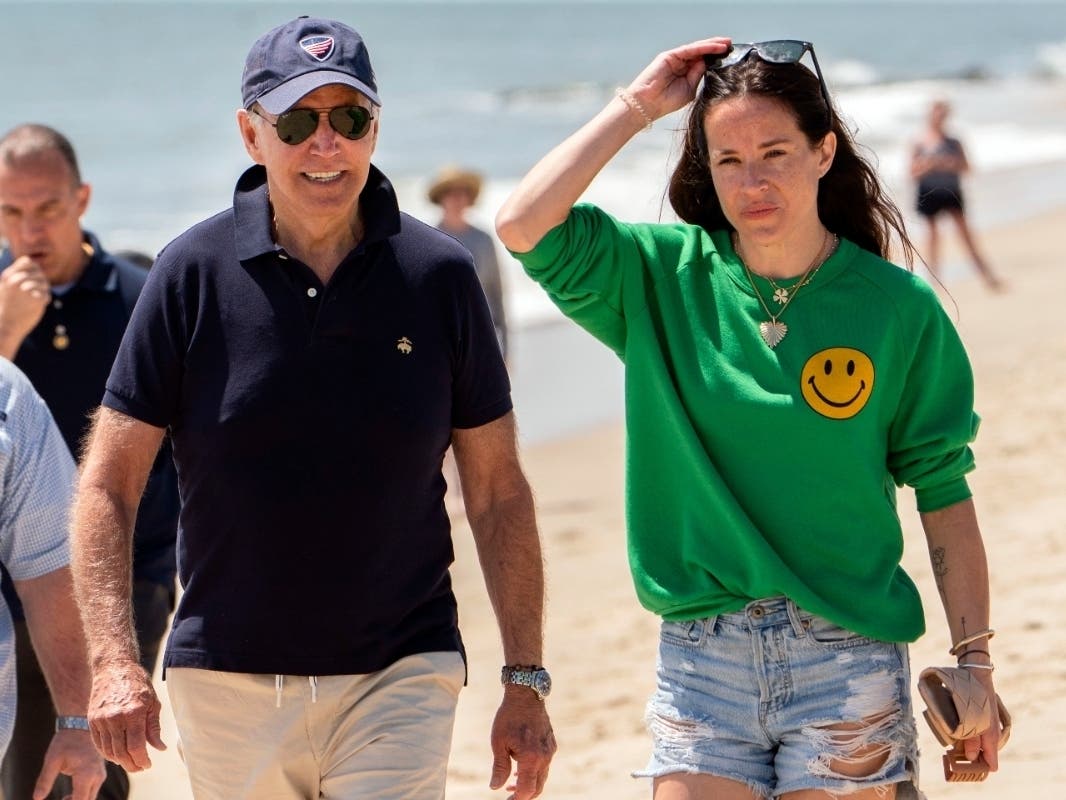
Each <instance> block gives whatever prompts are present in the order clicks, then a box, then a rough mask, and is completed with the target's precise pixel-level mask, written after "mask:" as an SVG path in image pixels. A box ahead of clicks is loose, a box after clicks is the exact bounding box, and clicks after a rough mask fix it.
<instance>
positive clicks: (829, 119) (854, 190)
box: [669, 53, 917, 266]
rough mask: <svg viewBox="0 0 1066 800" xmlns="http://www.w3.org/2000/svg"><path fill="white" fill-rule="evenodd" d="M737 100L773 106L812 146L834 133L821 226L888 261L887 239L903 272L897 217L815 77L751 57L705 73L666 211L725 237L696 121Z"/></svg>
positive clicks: (904, 241) (905, 243)
mask: <svg viewBox="0 0 1066 800" xmlns="http://www.w3.org/2000/svg"><path fill="white" fill-rule="evenodd" d="M744 95H761V96H764V97H769V98H772V99H774V100H776V101H777V102H779V103H781V104H782V106H784V107H785V108H786V109H787V110H788V111H789V112H790V113H791V114H792V115H793V117H794V118H795V119H796V123H797V125H798V126H799V129H800V130H801V131H803V134H804V136H806V137H807V140H808V142H810V144H811V146H812V147H813V146H815V145H816V144H817V143H819V142H821V141H822V139H823V138H824V137H825V135H826V134H827V133H828V132H829V131H830V130H832V131H833V132H834V133H835V134H836V138H837V148H836V156H835V158H834V159H833V164H832V166H830V168H829V171H828V172H827V173H826V174H825V175H824V176H822V179H821V180H820V181H819V185H818V216H819V218H820V219H821V221H822V224H824V225H825V226H826V227H827V228H828V229H829V230H831V231H833V232H834V233H836V234H838V235H840V236H843V237H845V238H847V239H850V240H851V241H853V242H855V243H856V244H857V245H859V246H860V247H862V248H865V249H866V250H870V251H872V252H874V253H877V254H878V255H880V256H881V257H882V258H889V256H890V251H891V245H892V239H893V236H895V238H896V239H897V240H898V241H899V244H900V246H901V248H902V251H903V258H904V261H905V262H906V264H907V265H908V266H911V265H912V264H913V263H914V259H915V257H916V255H917V251H916V249H915V247H914V245H913V243H912V242H911V240H910V237H908V235H907V231H906V226H905V225H904V222H903V215H902V214H901V213H900V210H899V208H898V207H897V206H896V204H895V203H894V202H892V200H891V199H890V198H889V196H888V193H887V192H886V191H885V188H884V186H882V184H881V181H880V180H879V179H878V177H877V173H876V171H875V170H874V168H873V167H872V166H871V165H870V163H869V162H868V161H867V160H866V159H865V158H863V156H862V155H860V153H859V152H858V146H857V145H856V143H855V141H854V139H853V138H852V136H851V133H850V132H849V131H848V129H847V128H845V127H844V125H843V123H842V122H841V121H840V115H839V114H837V112H836V109H835V108H830V109H828V110H827V109H826V101H825V99H823V97H822V92H821V85H820V83H819V81H818V78H817V77H816V76H815V75H814V73H813V72H811V71H810V70H809V69H807V68H806V67H805V66H803V65H801V64H798V63H796V64H772V63H769V62H767V61H763V60H762V59H760V58H759V57H758V56H757V55H755V54H754V53H753V54H751V55H749V56H748V57H747V58H745V59H744V60H743V61H741V62H740V63H739V64H736V65H734V66H730V67H726V68H724V69H717V70H709V71H708V72H707V74H706V75H705V76H704V79H703V86H702V88H701V89H700V92H699V94H698V96H697V97H696V100H695V101H694V102H693V103H692V107H691V110H690V111H689V116H688V121H687V130H686V132H685V142H684V145H683V148H684V149H683V151H682V153H681V158H680V160H679V161H678V164H677V167H676V168H675V169H674V173H673V175H671V177H670V187H669V198H670V204H671V205H672V206H673V208H674V211H675V212H676V213H677V215H678V216H679V217H680V218H681V219H682V220H684V221H685V222H689V223H692V224H694V225H699V226H701V227H703V228H704V229H705V230H707V231H714V230H732V228H733V226H732V224H731V223H730V222H729V221H728V220H727V219H726V216H725V213H724V212H723V211H722V204H721V203H720V202H719V201H718V195H717V194H716V192H715V190H714V183H713V182H712V180H711V167H710V161H709V157H708V154H707V140H706V136H705V134H704V132H703V121H704V118H705V117H706V116H707V112H708V111H709V110H710V108H711V106H712V105H713V104H714V103H716V102H718V101H720V100H725V99H727V98H732V97H742V96H744Z"/></svg>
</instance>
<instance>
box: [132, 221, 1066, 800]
mask: <svg viewBox="0 0 1066 800" xmlns="http://www.w3.org/2000/svg"><path fill="white" fill-rule="evenodd" d="M1063 230H1066V209H1060V210H1057V211H1053V212H1049V213H1047V214H1045V215H1044V216H1042V217H1040V218H1037V219H1033V220H1029V221H1026V222H1023V223H1019V224H1015V225H1011V226H1009V227H1006V228H998V229H997V228H992V229H989V230H986V231H983V232H982V234H981V242H982V244H983V245H984V249H985V250H986V253H987V255H988V256H989V259H990V261H991V263H992V264H993V265H994V266H995V267H996V268H997V269H998V270H999V271H1000V273H1001V274H1002V275H1003V276H1004V277H1005V278H1006V280H1007V282H1008V284H1009V290H1008V291H1007V292H1006V293H1003V294H991V293H989V292H987V291H986V290H985V289H984V288H983V286H982V285H981V284H980V282H979V281H978V280H977V279H976V277H975V276H973V274H972V273H964V274H963V275H962V276H960V277H958V278H957V279H953V280H952V281H951V282H950V283H949V284H948V287H947V288H948V290H949V291H950V297H947V296H945V303H946V306H947V308H948V310H949V313H951V314H952V316H953V318H957V320H958V326H959V329H960V331H961V333H962V336H963V338H964V340H965V342H966V344H967V347H968V349H969V352H970V355H971V358H972V360H973V363H974V369H975V372H976V376H977V408H978V411H979V413H980V414H981V416H982V418H983V422H982V426H981V431H980V435H979V437H978V439H977V443H976V445H975V451H976V455H977V461H978V468H977V471H976V472H975V473H974V474H973V476H972V478H971V485H972V487H973V490H974V496H975V502H976V504H977V508H978V513H979V516H980V519H981V525H982V530H983V532H984V536H985V543H986V547H987V550H988V555H989V560H990V563H991V574H992V596H993V613H992V625H993V627H995V628H996V629H997V631H998V633H997V635H996V638H995V640H994V641H993V642H992V650H993V653H994V655H995V660H996V663H997V666H998V670H997V672H996V678H997V688H998V690H999V692H1000V694H1001V696H1002V697H1003V699H1004V701H1005V703H1006V705H1007V706H1008V708H1009V709H1010V711H1011V713H1012V714H1013V716H1014V721H1015V729H1014V734H1013V737H1012V738H1011V741H1010V744H1009V745H1008V746H1007V748H1006V749H1005V750H1004V752H1003V754H1002V766H1001V770H1000V772H999V773H998V774H996V775H993V776H991V778H990V779H989V780H988V781H986V782H985V783H982V784H946V783H945V782H944V780H943V777H942V773H941V765H940V754H941V752H942V748H941V747H940V746H939V744H938V743H937V742H936V740H935V739H934V738H933V736H932V734H931V733H930V732H929V731H928V729H927V726H926V725H925V723H924V721H923V720H921V719H920V712H921V709H922V708H923V705H922V703H921V701H920V700H919V699H918V698H917V694H915V710H916V713H917V714H918V715H919V721H918V727H919V731H920V737H921V740H920V745H921V752H922V755H921V771H922V788H923V789H924V790H925V792H926V794H927V795H928V796H929V798H930V800H936V799H937V798H962V797H966V798H971V799H972V800H990V799H991V798H997V799H1002V798H1019V799H1020V798H1030V797H1053V796H1058V795H1059V794H1060V793H1061V792H1062V791H1063V790H1062V789H1061V788H1060V789H1057V790H1056V789H1054V787H1055V786H1060V787H1061V786H1062V785H1063V784H1064V783H1066V759H1064V758H1062V755H1061V753H1060V752H1059V751H1058V745H1059V742H1061V741H1063V740H1066V627H1060V626H1059V624H1058V623H1057V622H1056V621H1055V620H1048V619H1046V617H1047V614H1048V609H1050V610H1052V611H1055V612H1056V613H1057V612H1058V610H1061V609H1062V608H1066V580H1064V579H1063V576H1064V575H1066V527H1064V524H1063V520H1064V518H1066V491H1064V489H1066V483H1064V480H1063V467H1062V460H1063V458H1064V456H1066V333H1064V332H1063V330H1062V329H1060V328H1059V327H1058V325H1060V324H1061V320H1062V314H1061V310H1062V308H1063V306H1064V304H1066V269H1064V268H1063V266H1062V265H1061V264H1060V263H1059V262H1060V256H1059V253H1058V246H1059V241H1060V240H1059V237H1060V234H1061V231H1063ZM948 256H949V260H950V258H955V259H956V260H958V259H959V257H958V254H957V251H955V254H954V255H952V252H949V253H948ZM956 306H957V309H956ZM623 447H624V445H623V432H622V428H621V426H620V425H608V426H605V427H599V428H597V429H595V430H592V431H587V432H584V433H582V434H580V435H576V436H572V437H569V438H566V439H562V440H557V441H552V442H549V443H546V444H541V445H537V446H533V447H530V448H528V449H527V450H526V452H525V453H524V454H523V461H524V463H525V466H526V470H527V473H528V475H529V478H530V481H531V483H532V484H533V487H534V491H535V493H536V497H537V505H538V514H539V521H540V527H541V531H542V535H543V538H544V547H545V557H546V559H547V575H548V590H549V608H548V624H547V643H546V651H545V660H546V663H547V665H548V666H549V667H550V669H551V671H552V676H553V679H554V683H555V688H554V692H553V694H552V697H551V698H550V699H549V701H548V704H549V710H550V712H551V716H552V721H553V724H554V727H555V731H556V735H557V738H558V741H559V752H558V754H557V756H556V758H555V761H554V763H553V766H552V773H551V777H550V779H549V781H548V786H547V789H546V791H545V793H544V795H543V796H544V797H546V798H558V799H559V800H564V799H565V800H576V799H577V798H588V797H609V798H613V799H614V800H628V799H629V798H632V800H638V799H640V800H646V798H648V797H650V784H649V783H648V782H647V781H645V780H636V779H633V778H631V777H630V776H629V774H630V772H631V771H632V770H634V769H639V768H641V767H643V765H644V763H645V761H646V759H647V755H648V749H649V743H648V739H647V735H646V733H645V730H644V726H643V721H642V718H643V713H644V705H645V702H646V700H647V697H648V695H649V693H650V692H651V691H652V689H653V686H654V665H655V646H656V636H657V629H658V623H657V619H656V618H655V617H653V616H652V615H651V614H650V613H648V612H646V611H644V610H643V609H642V608H640V607H639V605H638V604H637V602H636V599H635V596H634V593H633V589H632V586H631V583H630V578H629V573H628V570H627V566H626V559H625V534H624V530H623V507H622V499H623V487H622V460H623ZM899 505H900V509H901V514H902V516H903V523H904V528H905V532H906V551H905V555H904V563H905V565H906V567H907V569H908V571H909V572H910V574H911V575H912V576H913V578H914V579H915V581H916V582H917V583H918V585H919V587H920V589H921V592H922V596H923V599H924V601H925V606H926V616H927V620H928V629H929V630H928V633H927V634H926V635H925V636H924V637H923V638H922V639H920V640H919V641H918V642H917V643H916V644H914V645H913V646H912V648H911V659H912V665H913V668H914V673H915V676H917V673H918V671H919V670H920V669H921V668H922V667H925V666H932V665H938V666H944V665H949V664H951V663H952V662H953V661H954V659H952V658H950V657H949V656H948V654H947V649H948V646H949V644H950V642H949V635H948V631H947V626H946V624H945V622H944V617H943V613H942V610H941V606H940V602H939V599H938V596H937V593H936V588H935V586H934V583H933V578H932V573H931V570H930V567H929V561H928V557H927V552H926V549H925V542H924V538H923V536H922V533H921V528H920V525H919V522H918V517H917V514H916V513H915V512H914V510H913V508H914V501H913V495H912V494H911V493H910V492H909V491H903V492H901V494H900V502H899ZM455 528H456V529H455V541H456V564H455V568H454V579H455V588H456V593H457V595H458V597H459V604H460V619H461V625H462V629H463V634H464V638H465V641H466V644H467V648H468V652H469V660H470V680H469V686H468V687H467V688H466V689H465V690H464V692H463V694H462V696H461V697H460V702H459V711H458V718H457V722H456V731H455V741H454V747H453V757H452V763H451V768H450V776H451V777H450V785H449V790H448V796H449V798H451V800H482V799H483V798H484V799H486V800H487V798H492V797H498V798H502V797H506V794H507V793H506V792H503V791H499V792H491V791H489V789H488V779H489V772H490V767H491V755H490V752H489V746H488V736H489V728H490V725H491V722H492V716H493V714H494V712H495V709H496V706H497V703H498V702H499V698H500V688H499V678H498V675H499V667H500V665H501V663H502V656H501V653H500V648H499V637H498V634H497V632H496V626H495V621H494V618H493V616H492V613H491V610H490V609H489V606H488V600H487V597H486V593H485V589H484V584H483V582H482V579H481V573H480V571H479V569H478V567H477V559H476V555H475V551H474V548H473V545H472V543H471V539H470V535H469V530H468V528H467V527H466V525H465V522H464V521H463V520H462V518H461V515H457V519H456V526H455ZM158 686H159V689H160V692H161V694H162V693H163V686H162V684H158ZM163 696H164V738H165V739H166V741H167V742H168V743H169V744H170V746H171V747H170V750H168V751H167V752H166V753H162V754H158V755H156V757H155V767H154V768H153V769H152V770H150V771H148V772H145V773H141V774H138V775H136V776H134V778H133V786H134V788H135V791H134V796H135V797H137V798H146V799H149V798H150V800H185V799H186V798H189V797H191V794H190V793H189V791H188V788H187V784H186V782H185V776H184V771H183V769H182V766H181V763H180V760H179V758H178V756H177V754H176V747H175V744H176V741H177V736H176V733H175V730H174V726H173V721H172V719H171V717H170V715H169V710H168V708H167V705H168V704H167V702H166V700H165V695H163ZM235 723H236V724H239V720H238V721H235ZM248 735H249V736H254V735H255V732H254V731H249V732H248Z"/></svg>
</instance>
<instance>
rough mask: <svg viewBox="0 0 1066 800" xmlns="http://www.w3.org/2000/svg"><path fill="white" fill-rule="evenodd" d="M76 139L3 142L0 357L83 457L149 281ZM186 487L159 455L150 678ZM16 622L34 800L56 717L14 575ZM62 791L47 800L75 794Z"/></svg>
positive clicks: (10, 755)
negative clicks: (97, 230) (109, 218)
mask: <svg viewBox="0 0 1066 800" xmlns="http://www.w3.org/2000/svg"><path fill="white" fill-rule="evenodd" d="M89 196H90V189H89V185H88V184H86V183H84V182H83V181H82V179H81V174H80V170H79V169H78V161H77V158H76V156H75V153H74V148H73V147H72V146H71V143H70V141H69V140H68V139H67V138H66V137H65V136H63V135H62V134H61V133H59V132H58V131H56V130H54V129H52V128H49V127H47V126H44V125H20V126H18V127H17V128H14V129H13V130H11V131H9V132H8V133H6V134H5V135H3V136H2V137H0V236H2V237H3V239H5V240H6V247H5V248H4V249H3V250H0V355H2V356H4V357H6V358H9V359H11V360H13V361H14V362H15V364H16V365H17V366H18V367H20V368H21V369H22V371H23V372H25V373H26V375H27V376H28V377H29V379H30V380H31V381H32V382H33V385H34V387H35V388H36V389H37V391H38V392H39V393H40V394H41V396H42V397H44V400H45V402H46V403H47V404H48V407H49V409H50V410H51V412H52V416H53V417H54V418H55V420H56V424H57V425H58V427H59V430H60V432H61V433H62V434H63V439H64V440H65V441H66V443H67V447H68V448H70V452H71V453H72V454H74V455H76V454H77V453H78V451H79V449H80V448H81V442H82V438H83V437H84V435H85V433H86V430H87V429H88V426H89V414H90V413H91V412H92V411H93V410H94V409H95V408H96V407H97V406H99V404H100V399H101V398H102V397H103V394H104V383H105V381H106V380H107V376H108V373H109V372H110V371H111V365H112V363H113V361H114V358H115V353H116V352H117V351H118V346H119V342H120V341H121V340H122V333H123V331H124V330H125V329H126V323H127V322H128V321H129V318H130V313H131V312H132V311H133V306H134V303H135V302H136V300H137V295H138V294H139V293H140V291H141V287H143V286H144V281H145V278H146V277H147V273H146V272H145V271H144V270H143V269H141V268H140V267H137V266H135V265H134V264H131V263H129V262H126V261H123V260H122V259H119V258H115V257H114V256H112V255H110V254H109V253H107V252H106V251H105V250H104V249H103V247H101V245H100V242H99V241H98V240H97V238H96V237H95V236H93V235H92V234H91V233H89V232H87V231H83V230H82V227H81V218H82V215H83V214H84V213H85V210H86V208H87V206H88V203H89ZM177 521H178V496H177V479H176V476H175V474H174V466H173V463H172V462H171V459H170V452H169V447H164V448H163V449H162V450H161V451H160V455H159V458H158V460H157V462H156V464H155V466H154V468H153V470H152V473H151V478H150V480H149V485H148V490H147V491H146V493H145V498H144V501H143V502H142V503H141V510H140V514H139V515H138V518H137V526H136V535H135V536H134V542H135V546H134V562H133V575H134V583H133V589H132V591H133V603H134V617H135V619H136V621H137V642H138V645H139V648H140V653H141V663H142V664H143V665H144V667H145V669H146V670H148V671H149V672H151V670H152V669H153V668H154V666H155V662H156V655H157V653H158V651H159V646H160V643H161V641H162V638H163V634H164V632H165V631H166V624H167V617H168V616H169V615H170V611H171V609H172V608H173V602H174V574H175V572H176V569H177V568H176V564H175V561H174V538H175V535H176V531H177ZM3 592H4V597H5V599H6V600H7V602H8V605H9V606H10V607H11V610H12V615H13V617H14V618H15V637H16V643H17V652H18V715H17V717H16V722H15V731H14V735H13V737H12V740H11V746H10V747H9V748H8V752H7V756H6V757H5V758H4V761H3V769H2V771H0V779H2V780H0V782H2V787H3V796H4V797H5V798H7V800H17V799H18V798H27V797H29V796H30V795H31V794H32V792H33V786H34V783H35V781H36V779H37V774H38V772H40V769H41V763H42V760H43V758H44V754H45V750H46V749H47V748H48V745H49V742H50V741H51V739H52V733H53V730H54V725H55V709H54V708H53V706H52V699H51V696H50V694H49V692H48V686H47V685H46V684H45V679H44V675H43V674H42V672H41V668H40V666H39V664H38V663H37V658H36V656H35V654H34V649H33V647H32V644H31V642H30V637H29V632H28V629H27V627H26V622H25V619H24V618H23V615H22V607H21V605H20V604H19V603H18V600H17V597H16V596H15V593H14V592H13V591H12V585H11V582H10V580H9V579H8V578H7V576H6V575H5V579H4V582H3ZM64 788H65V787H62V786H57V788H56V789H55V790H54V791H53V793H52V794H50V795H49V797H54V798H61V797H65V796H66V795H67V793H68V791H69V790H66V791H65V790H64ZM128 796H129V779H128V777H127V776H126V774H125V773H124V772H123V771H122V769H121V767H119V766H118V765H115V764H109V765H108V776H107V781H106V783H105V784H104V786H103V788H102V789H101V790H100V798H101V800H123V798H126V797H128Z"/></svg>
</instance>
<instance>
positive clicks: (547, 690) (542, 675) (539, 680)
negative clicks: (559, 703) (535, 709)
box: [533, 669, 552, 697]
mask: <svg viewBox="0 0 1066 800" xmlns="http://www.w3.org/2000/svg"><path fill="white" fill-rule="evenodd" d="M551 690H552V679H551V676H550V675H548V673H547V671H545V670H543V669H538V670H537V671H536V672H534V673H533V691H535V692H536V693H537V694H539V695H540V696H541V697H547V696H548V695H549V694H551Z"/></svg>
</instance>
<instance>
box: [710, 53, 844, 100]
mask: <svg viewBox="0 0 1066 800" xmlns="http://www.w3.org/2000/svg"><path fill="white" fill-rule="evenodd" d="M752 53H754V54H755V55H756V56H757V57H758V58H760V59H761V60H763V61H765V62H767V63H769V64H798V63H799V61H800V59H801V58H803V54H804V53H810V54H811V61H812V62H813V63H814V74H815V75H817V76H818V85H819V86H821V88H822V100H824V101H825V108H826V114H827V115H828V116H829V117H830V119H831V118H832V113H833V111H832V109H833V104H832V103H830V102H829V88H828V87H827V86H826V85H825V78H824V77H822V68H821V67H820V66H818V56H816V55H815V54H814V45H813V44H811V43H810V42H801V41H799V40H798V39H775V40H774V41H771V42H737V43H735V44H734V45H733V46H732V47H731V48H730V49H729V51H728V52H725V53H721V54H714V53H708V54H707V55H705V56H704V57H703V63H704V65H705V66H706V68H707V71H708V72H710V71H711V70H717V69H725V68H726V67H732V66H735V65H736V64H739V63H740V62H741V61H743V60H744V59H746V58H747V57H748V56H750V55H751V54H752Z"/></svg>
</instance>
